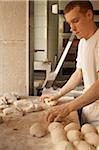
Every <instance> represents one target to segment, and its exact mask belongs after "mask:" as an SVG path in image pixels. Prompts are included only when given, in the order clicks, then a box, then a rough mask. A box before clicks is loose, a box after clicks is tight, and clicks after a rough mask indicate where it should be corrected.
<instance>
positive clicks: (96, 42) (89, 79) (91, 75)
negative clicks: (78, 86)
mask: <svg viewBox="0 0 99 150" xmlns="http://www.w3.org/2000/svg"><path fill="white" fill-rule="evenodd" d="M77 68H80V69H82V73H83V81H84V87H85V91H86V90H87V89H88V88H89V87H90V86H91V85H92V84H93V83H94V82H95V80H97V79H98V71H99V29H98V30H97V31H96V32H95V33H94V35H93V36H91V38H90V39H88V40H85V39H81V40H80V42H79V46H78V56H77ZM96 103H98V106H96ZM96 107H97V109H98V110H97V111H95V110H96ZM83 113H84V115H85V116H86V120H87V121H89V122H91V121H92V122H93V119H95V120H96V118H97V119H98V121H99V102H98V101H96V102H94V103H92V104H90V105H88V106H86V107H84V108H83ZM97 113H98V115H97ZM94 114H95V115H94ZM96 116H97V117H96Z"/></svg>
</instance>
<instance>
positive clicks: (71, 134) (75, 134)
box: [67, 130, 82, 142]
mask: <svg viewBox="0 0 99 150" xmlns="http://www.w3.org/2000/svg"><path fill="white" fill-rule="evenodd" d="M67 138H68V140H69V141H70V142H74V141H80V140H81V139H82V134H81V132H80V131H78V130H69V131H68V132H67Z"/></svg>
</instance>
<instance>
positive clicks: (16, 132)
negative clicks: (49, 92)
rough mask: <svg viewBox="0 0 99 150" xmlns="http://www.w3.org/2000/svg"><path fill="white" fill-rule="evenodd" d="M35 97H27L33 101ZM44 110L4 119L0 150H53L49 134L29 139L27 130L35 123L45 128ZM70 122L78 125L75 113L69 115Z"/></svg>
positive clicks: (1, 128)
mask: <svg viewBox="0 0 99 150" xmlns="http://www.w3.org/2000/svg"><path fill="white" fill-rule="evenodd" d="M35 98H37V97H28V99H35ZM45 113H46V110H43V111H39V112H32V113H28V114H26V115H24V116H17V117H16V118H13V117H6V118H5V120H4V123H2V124H0V150H53V144H52V142H51V138H50V134H49V133H48V134H47V135H46V136H45V137H42V138H37V137H31V135H30V134H29V128H30V127H31V126H32V125H33V123H35V122H40V123H43V124H44V125H45V127H47V122H46V120H45ZM70 120H71V121H74V122H77V123H78V124H79V119H78V114H77V112H72V113H71V114H70Z"/></svg>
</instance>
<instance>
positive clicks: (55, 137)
mask: <svg viewBox="0 0 99 150" xmlns="http://www.w3.org/2000/svg"><path fill="white" fill-rule="evenodd" d="M51 139H52V142H53V144H57V143H59V142H60V141H63V140H67V137H66V133H65V131H64V129H63V128H56V129H54V130H52V131H51Z"/></svg>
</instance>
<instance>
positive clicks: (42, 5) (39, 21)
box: [34, 0, 47, 60]
mask: <svg viewBox="0 0 99 150" xmlns="http://www.w3.org/2000/svg"><path fill="white" fill-rule="evenodd" d="M34 50H44V51H43V52H42V51H41V52H40V51H36V52H34V60H45V59H46V58H47V0H41V1H34Z"/></svg>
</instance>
